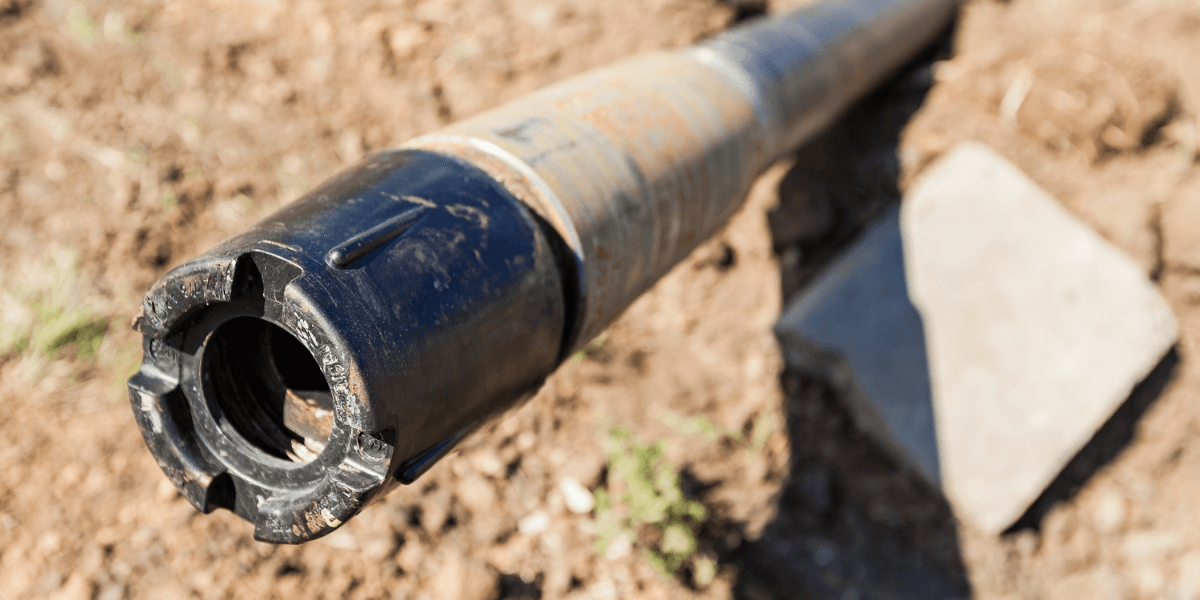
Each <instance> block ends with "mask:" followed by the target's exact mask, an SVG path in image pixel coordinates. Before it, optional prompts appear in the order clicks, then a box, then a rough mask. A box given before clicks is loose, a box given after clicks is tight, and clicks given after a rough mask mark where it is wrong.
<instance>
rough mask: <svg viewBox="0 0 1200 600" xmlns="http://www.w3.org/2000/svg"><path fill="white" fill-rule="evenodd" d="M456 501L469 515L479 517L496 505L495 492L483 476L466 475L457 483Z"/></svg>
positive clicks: (475, 474) (476, 474)
mask: <svg viewBox="0 0 1200 600" xmlns="http://www.w3.org/2000/svg"><path fill="white" fill-rule="evenodd" d="M457 495H458V501H459V502H461V503H462V505H463V506H465V507H467V509H468V510H470V511H471V513H473V514H476V515H479V514H483V513H485V512H487V511H489V510H491V509H492V508H493V507H494V506H495V505H496V490H495V488H493V487H492V484H491V483H489V482H488V480H487V479H486V478H484V476H483V475H480V474H478V473H467V474H466V475H465V476H463V478H462V479H460V480H459V481H458V494H457Z"/></svg>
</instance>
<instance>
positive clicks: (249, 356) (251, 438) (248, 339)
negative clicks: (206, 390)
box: [204, 317, 333, 463]
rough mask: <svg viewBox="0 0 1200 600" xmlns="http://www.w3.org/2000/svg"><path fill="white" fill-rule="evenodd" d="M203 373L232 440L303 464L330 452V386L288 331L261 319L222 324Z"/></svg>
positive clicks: (209, 344) (207, 351) (211, 342)
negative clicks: (325, 451) (327, 449)
mask: <svg viewBox="0 0 1200 600" xmlns="http://www.w3.org/2000/svg"><path fill="white" fill-rule="evenodd" d="M204 370H205V375H206V377H205V379H206V380H207V383H208V385H209V386H210V391H211V394H212V400H213V401H215V404H216V407H217V408H218V409H219V410H218V411H215V412H217V413H218V414H215V415H214V416H216V417H217V420H218V422H220V424H221V426H222V428H223V429H225V430H226V433H227V434H232V435H230V437H231V438H233V439H235V440H239V441H241V442H244V443H246V444H248V445H249V446H251V447H252V448H254V449H257V450H259V451H261V452H263V453H266V454H268V455H270V456H274V457H275V458H279V459H283V460H289V461H292V462H296V463H307V462H310V461H312V460H313V459H315V458H316V457H317V456H318V455H320V454H321V452H322V451H324V449H325V445H326V444H328V443H329V435H330V432H331V431H332V429H333V397H332V396H331V394H330V391H329V383H328V381H326V379H325V375H324V374H323V373H322V372H321V368H320V367H319V366H318V365H317V361H316V359H314V358H313V355H312V354H311V353H310V352H309V351H308V349H307V348H305V347H304V344H302V343H300V340H297V339H296V338H295V337H293V336H292V335H291V334H290V333H288V332H287V331H285V330H284V329H283V328H281V327H279V326H277V325H275V324H273V323H270V322H267V321H264V320H262V319H259V318H255V317H238V318H235V319H231V320H229V321H227V322H225V323H223V324H222V325H221V326H220V327H218V328H217V329H216V331H214V332H213V333H212V335H211V337H210V338H209V340H208V341H207V343H206V346H205V350H204Z"/></svg>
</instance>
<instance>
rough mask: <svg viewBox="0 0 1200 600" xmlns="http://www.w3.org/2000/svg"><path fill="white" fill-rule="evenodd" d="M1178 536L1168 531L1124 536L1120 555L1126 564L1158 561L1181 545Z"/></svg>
mask: <svg viewBox="0 0 1200 600" xmlns="http://www.w3.org/2000/svg"><path fill="white" fill-rule="evenodd" d="M1182 542H1183V540H1182V539H1180V537H1179V534H1178V533H1175V532H1169V531H1136V532H1133V533H1129V534H1126V536H1125V539H1124V540H1123V541H1122V542H1121V553H1122V554H1123V555H1124V556H1125V560H1126V561H1128V562H1147V561H1151V562H1152V561H1160V560H1163V559H1164V558H1166V557H1167V556H1169V555H1170V554H1173V553H1174V552H1175V551H1177V550H1178V549H1179V547H1180V546H1181V545H1182Z"/></svg>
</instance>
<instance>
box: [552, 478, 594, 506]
mask: <svg viewBox="0 0 1200 600" xmlns="http://www.w3.org/2000/svg"><path fill="white" fill-rule="evenodd" d="M558 489H559V491H560V492H562V495H563V502H564V503H565V504H566V505H567V510H569V511H571V512H573V513H575V514H577V515H586V514H587V513H590V512H592V509H593V508H595V507H596V499H595V498H594V497H592V493H591V492H589V491H588V489H587V488H585V487H583V484H582V483H579V480H578V479H575V478H574V477H564V478H563V480H562V481H560V482H558Z"/></svg>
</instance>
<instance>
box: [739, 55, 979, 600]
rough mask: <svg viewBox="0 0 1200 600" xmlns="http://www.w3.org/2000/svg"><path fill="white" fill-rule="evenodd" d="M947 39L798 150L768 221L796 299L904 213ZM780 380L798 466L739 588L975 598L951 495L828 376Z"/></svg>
mask: <svg viewBox="0 0 1200 600" xmlns="http://www.w3.org/2000/svg"><path fill="white" fill-rule="evenodd" d="M945 40H946V41H944V42H943V43H942V44H940V45H939V47H938V48H936V49H935V50H933V51H931V52H930V53H928V54H927V55H925V56H924V57H922V58H921V59H919V60H917V61H915V62H914V63H913V64H912V65H911V66H910V67H909V68H907V69H906V70H905V71H904V72H903V73H902V74H901V75H899V76H898V77H896V78H895V79H894V80H892V81H891V82H890V83H888V84H887V85H885V86H883V87H882V88H881V89H880V90H879V91H878V92H876V93H875V94H873V95H872V96H870V97H868V98H866V99H864V100H863V101H861V102H860V103H859V104H858V105H857V106H856V107H855V108H853V109H852V110H851V111H850V112H849V113H848V114H847V115H846V116H845V117H844V118H842V119H841V120H840V121H839V122H838V123H837V124H836V125H834V127H832V128H831V129H830V130H829V131H828V132H827V133H826V134H824V135H823V136H821V137H820V138H818V139H817V140H815V141H813V142H812V143H810V144H808V145H807V146H805V147H803V148H801V149H799V150H798V151H797V153H796V162H795V165H794V166H793V167H792V168H791V169H790V171H789V172H788V173H787V175H786V176H785V177H784V178H783V180H782V181H781V183H780V189H779V197H780V206H779V207H778V208H777V209H775V210H774V211H773V212H772V213H771V214H770V215H769V218H770V222H771V230H772V234H773V236H774V245H775V250H776V252H777V253H778V255H779V258H780V269H781V273H780V277H781V279H782V291H783V294H784V298H785V299H786V298H788V297H791V296H792V294H793V293H794V292H796V291H797V290H798V289H800V288H801V287H802V286H804V285H806V284H808V283H809V282H810V281H811V280H812V279H813V278H814V277H815V275H816V274H818V273H820V272H821V271H822V269H823V268H824V267H825V266H826V265H828V264H829V262H830V261H831V260H832V259H833V258H834V256H835V255H836V253H837V252H838V251H839V250H841V249H843V248H845V246H846V245H847V243H848V242H849V241H850V240H852V239H853V238H854V237H856V236H857V235H860V234H861V233H862V232H863V231H864V228H865V227H866V226H867V225H868V224H869V223H871V222H872V220H873V219H875V218H877V217H879V216H881V215H883V214H886V213H887V212H888V211H890V210H894V207H895V204H896V203H897V202H898V201H899V197H900V192H899V179H900V175H901V170H900V156H899V154H898V153H899V140H900V134H901V131H902V130H903V128H904V126H905V125H906V124H907V123H908V121H909V120H910V119H911V118H912V115H913V114H914V113H915V112H916V111H917V110H918V109H919V108H920V107H921V105H922V104H923V102H924V100H925V95H926V92H927V91H928V89H929V86H930V85H931V83H932V63H933V61H934V60H935V59H936V58H939V57H941V56H943V55H944V54H945V53H946V52H947V50H948V47H949V41H948V40H949V36H947V37H946V38H945ZM896 238H897V240H898V239H899V237H898V236H896ZM900 279H901V285H903V281H902V279H903V278H902V277H901V278H900ZM918 333H919V332H918ZM918 337H923V336H921V335H919V336H918ZM918 341H920V340H918ZM782 384H783V387H784V392H785V396H786V406H785V410H784V414H785V415H786V418H787V431H788V436H789V439H790V445H791V456H790V465H791V467H790V472H789V473H788V475H787V477H786V478H785V481H784V483H783V486H782V488H781V492H780V496H779V500H778V502H779V504H778V506H777V511H778V512H777V515H776V517H775V519H774V520H773V521H772V522H771V523H769V524H768V525H767V527H766V529H765V530H764V531H763V534H762V535H761V536H760V537H759V538H758V539H757V540H754V541H749V542H746V543H745V544H743V545H741V546H740V547H739V548H737V549H736V550H734V551H733V552H732V553H731V556H730V560H732V561H733V562H734V563H736V564H737V567H738V573H739V576H738V582H737V584H736V588H735V591H736V595H737V596H738V597H740V598H746V599H753V600H758V599H760V598H762V599H765V598H815V599H820V600H825V599H830V600H832V599H835V598H836V599H839V600H841V599H849V598H863V599H865V598H888V599H891V598H895V599H905V598H913V599H917V598H920V599H930V598H966V597H969V596H970V586H969V583H968V580H967V576H966V573H965V567H964V566H963V560H962V557H961V553H960V550H959V546H958V531H957V526H956V524H955V521H954V517H953V515H952V514H951V512H950V508H949V506H948V505H947V504H946V501H945V500H944V499H943V498H942V496H941V494H940V493H939V492H938V491H936V490H935V489H933V488H932V487H931V486H930V485H929V484H928V483H926V482H925V481H924V480H923V479H921V478H920V477H919V476H917V475H915V474H913V473H912V471H911V470H909V469H906V468H904V467H902V466H901V465H898V464H896V463H895V462H894V461H893V460H892V459H891V458H890V457H889V456H888V455H887V454H885V453H884V452H883V451H882V450H881V449H879V448H877V447H876V446H875V444H874V443H873V442H871V441H870V440H869V439H868V438H867V437H866V436H865V435H864V434H863V433H862V432H860V431H859V430H858V429H857V428H856V427H855V425H854V424H853V420H852V418H851V415H850V414H848V413H847V412H846V410H845V408H844V407H843V404H842V402H840V401H839V398H838V393H839V392H838V391H837V390H835V389H834V388H833V387H831V385H830V384H829V383H828V382H823V381H821V380H819V379H817V378H815V377H811V376H809V375H807V374H804V373H797V372H785V373H784V374H783V376H782Z"/></svg>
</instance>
